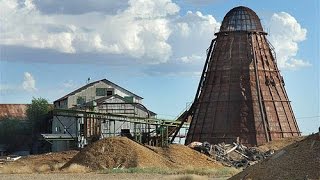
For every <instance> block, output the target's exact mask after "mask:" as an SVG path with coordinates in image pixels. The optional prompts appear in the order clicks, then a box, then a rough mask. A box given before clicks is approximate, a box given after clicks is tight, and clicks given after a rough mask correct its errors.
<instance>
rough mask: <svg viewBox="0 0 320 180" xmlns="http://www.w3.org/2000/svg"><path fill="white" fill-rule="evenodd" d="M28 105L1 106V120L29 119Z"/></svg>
mask: <svg viewBox="0 0 320 180" xmlns="http://www.w3.org/2000/svg"><path fill="white" fill-rule="evenodd" d="M27 107H28V104H0V120H1V119H4V118H10V119H21V120H26V119H27V114H26V111H27Z"/></svg>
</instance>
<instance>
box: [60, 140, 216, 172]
mask: <svg viewBox="0 0 320 180" xmlns="http://www.w3.org/2000/svg"><path fill="white" fill-rule="evenodd" d="M72 164H79V165H82V166H85V167H88V168H90V169H92V170H99V169H106V168H131V167H140V168H145V167H148V168H151V167H157V168H181V167H184V166H186V164H189V165H191V166H194V167H209V168H210V167H217V166H220V167H222V165H221V164H220V163H217V162H213V161H210V160H208V157H207V156H205V155H203V154H201V153H199V152H196V151H194V150H192V149H190V148H188V147H186V146H183V145H170V146H169V147H167V148H159V147H150V146H148V147H146V146H143V145H141V144H138V143H136V142H134V141H132V140H130V139H128V138H126V137H111V138H104V139H101V140H99V141H97V142H95V143H92V144H90V145H89V146H87V147H86V148H84V149H83V150H82V151H81V152H79V153H78V154H77V155H76V156H74V157H73V158H72V159H71V160H70V161H69V162H68V163H66V164H65V165H64V167H63V168H67V167H69V166H70V165H72ZM194 164H195V165H194Z"/></svg>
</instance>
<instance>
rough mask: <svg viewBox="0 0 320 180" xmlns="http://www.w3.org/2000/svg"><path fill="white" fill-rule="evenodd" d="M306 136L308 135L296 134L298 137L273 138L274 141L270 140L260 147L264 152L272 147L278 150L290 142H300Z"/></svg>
mask: <svg viewBox="0 0 320 180" xmlns="http://www.w3.org/2000/svg"><path fill="white" fill-rule="evenodd" d="M305 138H306V136H296V137H286V138H282V139H277V140H273V141H270V142H268V143H266V144H263V145H261V146H259V147H258V149H259V150H260V151H263V152H265V151H268V150H270V149H273V150H275V151H277V150H279V149H282V148H284V147H286V146H289V145H290V144H293V143H296V142H299V141H301V140H303V139H305Z"/></svg>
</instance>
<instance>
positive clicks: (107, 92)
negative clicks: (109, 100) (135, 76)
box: [96, 88, 114, 96]
mask: <svg viewBox="0 0 320 180" xmlns="http://www.w3.org/2000/svg"><path fill="white" fill-rule="evenodd" d="M113 92H114V89H113V88H96V96H111V95H113Z"/></svg>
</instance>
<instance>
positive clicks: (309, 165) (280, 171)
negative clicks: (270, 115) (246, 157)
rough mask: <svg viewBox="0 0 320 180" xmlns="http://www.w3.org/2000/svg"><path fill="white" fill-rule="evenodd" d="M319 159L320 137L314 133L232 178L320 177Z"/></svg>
mask: <svg viewBox="0 0 320 180" xmlns="http://www.w3.org/2000/svg"><path fill="white" fill-rule="evenodd" d="M319 159H320V137H319V134H314V135H310V136H308V137H306V138H305V139H303V140H301V141H298V142H296V143H293V144H291V145H289V146H287V147H285V148H283V149H281V150H279V151H277V152H276V153H275V154H274V155H273V156H271V157H270V158H268V159H266V160H264V161H262V162H261V163H258V164H255V165H253V166H250V167H248V168H247V169H245V170H244V171H242V172H241V173H239V174H237V175H235V176H233V177H232V178H231V179H264V180H268V179H270V180H271V179H272V180H273V179H319V178H320V161H319Z"/></svg>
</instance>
